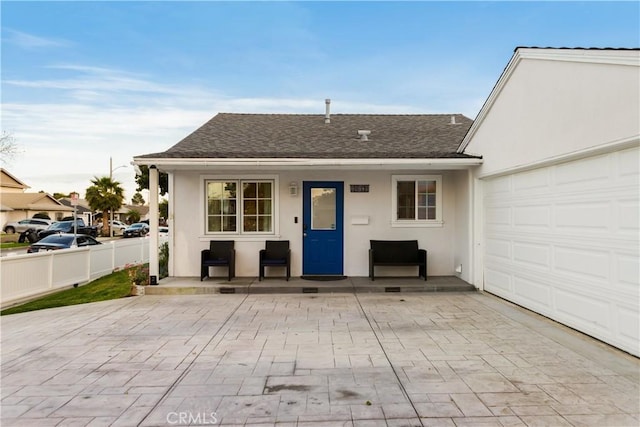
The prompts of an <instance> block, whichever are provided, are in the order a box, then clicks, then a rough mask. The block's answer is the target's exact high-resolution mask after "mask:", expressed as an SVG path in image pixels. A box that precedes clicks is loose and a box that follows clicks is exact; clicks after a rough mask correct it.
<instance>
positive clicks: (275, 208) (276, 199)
mask: <svg viewBox="0 0 640 427" xmlns="http://www.w3.org/2000/svg"><path fill="white" fill-rule="evenodd" d="M210 181H218V182H220V181H227V182H229V181H234V182H237V183H238V190H237V194H238V198H237V201H238V206H237V208H236V225H237V227H236V231H209V230H208V228H207V182H210ZM243 182H271V183H272V185H273V188H272V191H273V194H272V197H273V205H272V206H271V210H272V211H271V214H272V221H273V222H272V224H273V227H272V231H269V232H263V231H247V232H243V231H241V230H242V224H243V222H242V221H243V220H244V219H243V216H244V214H243V210H242V201H243V199H242V197H241V189H242V183H243ZM199 194H200V215H201V218H200V224H201V235H202V236H203V237H205V238H206V237H209V238H210V237H213V236H220V237H223V236H226V237H231V236H233V237H234V238H236V239H238V238H239V239H242V238H246V239H247V240H252V239H253V238H256V237H258V238H260V237H269V238H277V237H278V236H279V234H280V231H279V223H280V221H279V214H278V212H279V211H280V209H279V205H280V185H279V180H278V176H277V175H201V176H200V193H199Z"/></svg>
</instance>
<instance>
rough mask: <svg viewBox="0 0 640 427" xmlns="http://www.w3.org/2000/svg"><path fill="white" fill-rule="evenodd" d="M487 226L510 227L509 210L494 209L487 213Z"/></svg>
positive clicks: (504, 208)
mask: <svg viewBox="0 0 640 427" xmlns="http://www.w3.org/2000/svg"><path fill="white" fill-rule="evenodd" d="M486 221H487V225H489V226H498V227H500V226H503V227H504V226H510V225H511V208H508V207H494V208H491V209H489V210H488V211H487V218H486Z"/></svg>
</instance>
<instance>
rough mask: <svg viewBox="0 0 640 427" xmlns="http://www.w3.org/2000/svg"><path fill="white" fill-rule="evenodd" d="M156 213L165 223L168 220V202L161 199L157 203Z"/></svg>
mask: <svg viewBox="0 0 640 427" xmlns="http://www.w3.org/2000/svg"><path fill="white" fill-rule="evenodd" d="M158 213H159V214H160V218H164V220H165V221H166V220H167V219H168V218H169V201H168V200H167V199H162V200H160V202H159V203H158Z"/></svg>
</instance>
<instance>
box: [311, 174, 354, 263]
mask: <svg viewBox="0 0 640 427" xmlns="http://www.w3.org/2000/svg"><path fill="white" fill-rule="evenodd" d="M343 196H344V184H343V183H342V182H322V181H319V182H316V181H313V182H311V181H305V182H304V183H303V203H304V209H303V215H302V217H303V222H302V232H303V238H302V239H303V244H302V258H303V260H302V274H303V275H323V274H326V275H342V273H343V259H342V258H343V257H342V255H343V223H344V221H343V207H344V197H343Z"/></svg>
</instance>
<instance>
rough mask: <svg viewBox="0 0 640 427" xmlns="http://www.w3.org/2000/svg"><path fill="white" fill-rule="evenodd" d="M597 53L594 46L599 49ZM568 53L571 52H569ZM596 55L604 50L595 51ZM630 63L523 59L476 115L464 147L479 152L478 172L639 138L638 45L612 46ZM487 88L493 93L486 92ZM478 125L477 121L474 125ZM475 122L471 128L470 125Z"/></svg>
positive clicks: (550, 158)
mask: <svg viewBox="0 0 640 427" xmlns="http://www.w3.org/2000/svg"><path fill="white" fill-rule="evenodd" d="M598 52H599V51H598ZM566 55H569V54H568V53H567V54H566ZM599 55H606V54H605V53H602V52H599ZM610 55H612V56H613V58H610V59H609V60H610V61H613V60H614V59H615V58H617V57H619V56H622V57H623V58H627V61H631V58H634V57H635V58H636V60H635V61H636V65H635V66H634V65H621V64H618V63H604V62H598V63H586V62H582V61H581V60H582V59H583V58H582V56H578V57H577V58H576V57H575V56H576V55H575V54H574V55H573V56H570V57H568V58H573V61H569V60H558V59H555V60H543V59H534V58H527V57H526V56H525V57H524V59H522V60H521V61H520V62H519V63H518V64H517V65H516V66H515V68H514V70H513V73H512V74H511V75H510V76H508V79H506V80H505V81H504V83H503V84H504V86H501V85H500V84H499V85H498V88H497V89H500V87H501V91H500V92H499V93H498V94H497V96H496V97H495V99H494V102H493V103H492V104H491V108H490V110H488V111H487V112H486V115H484V116H482V115H483V113H481V114H480V116H479V117H478V119H477V121H479V123H476V124H475V125H474V126H477V129H475V132H474V133H473V134H472V135H468V136H467V138H469V136H471V139H470V142H469V144H468V146H467V147H466V149H465V153H469V154H474V153H480V154H482V156H483V159H484V162H483V164H482V165H481V166H480V167H479V168H477V169H476V173H477V176H487V175H491V174H495V173H499V172H505V171H509V170H511V169H513V168H516V167H521V166H526V165H532V164H535V163H537V162H540V161H543V160H552V159H555V158H558V157H561V156H566V155H568V154H577V153H580V152H581V151H584V150H586V149H589V148H596V147H602V146H606V145H609V144H616V143H625V142H629V141H633V140H634V139H635V141H636V143H637V141H638V135H639V134H640V102H639V100H640V96H639V95H638V94H640V68H639V67H638V61H640V60H639V59H638V57H639V55H640V52H638V51H614V53H612V54H610ZM492 95H493V94H492ZM478 125H479V126H478ZM473 131H474V129H473V128H472V132H473Z"/></svg>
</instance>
